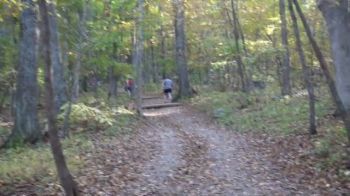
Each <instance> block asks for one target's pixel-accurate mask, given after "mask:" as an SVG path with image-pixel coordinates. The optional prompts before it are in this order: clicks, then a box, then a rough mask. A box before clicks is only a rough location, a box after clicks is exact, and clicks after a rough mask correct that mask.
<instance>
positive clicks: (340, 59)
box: [318, 0, 350, 141]
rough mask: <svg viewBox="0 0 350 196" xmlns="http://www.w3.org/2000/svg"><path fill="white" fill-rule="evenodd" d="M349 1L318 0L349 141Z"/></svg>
mask: <svg viewBox="0 0 350 196" xmlns="http://www.w3.org/2000/svg"><path fill="white" fill-rule="evenodd" d="M348 5H349V1H348V0H339V1H329V0H320V1H318V6H319V9H320V10H321V12H322V14H323V17H324V18H325V20H326V24H327V27H328V33H329V37H330V40H331V46H332V53H333V59H334V64H335V68H336V77H335V78H336V82H335V83H336V88H337V92H338V95H339V99H340V100H341V102H342V108H343V111H342V112H343V115H342V116H343V120H344V121H345V125H346V126H347V127H346V128H347V133H348V139H349V141H350V124H349V123H348V122H350V120H349V119H350V115H349V113H350V88H349V87H350V77H349V73H350V66H349V65H350V50H349V48H350V36H349V32H350V12H349V6H348Z"/></svg>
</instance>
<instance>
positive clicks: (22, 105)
mask: <svg viewBox="0 0 350 196" xmlns="http://www.w3.org/2000/svg"><path fill="white" fill-rule="evenodd" d="M22 2H23V4H24V5H25V6H24V9H23V11H22V14H21V37H20V51H19V65H18V70H17V85H16V86H17V87H16V93H15V103H14V104H15V107H14V108H15V124H14V127H13V129H12V133H11V135H10V137H9V138H8V140H7V142H6V144H5V146H7V147H10V146H13V145H16V144H17V143H35V142H36V141H38V140H39V139H40V137H41V132H40V130H39V125H38V110H37V105H38V83H37V53H38V36H37V33H36V31H37V16H36V14H37V13H36V11H35V10H36V9H35V3H34V1H33V0H23V1H22Z"/></svg>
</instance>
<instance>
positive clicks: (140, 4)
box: [132, 0, 145, 115]
mask: <svg viewBox="0 0 350 196" xmlns="http://www.w3.org/2000/svg"><path fill="white" fill-rule="evenodd" d="M144 4H145V2H144V0H137V5H136V12H135V13H136V22H135V30H134V43H133V44H134V51H133V59H132V61H133V65H134V67H135V70H136V88H135V90H136V107H137V112H138V114H139V115H142V68H143V58H144V57H143V53H144V46H143V44H144V43H143V40H144V35H143V20H144V15H145V9H144V6H145V5H144Z"/></svg>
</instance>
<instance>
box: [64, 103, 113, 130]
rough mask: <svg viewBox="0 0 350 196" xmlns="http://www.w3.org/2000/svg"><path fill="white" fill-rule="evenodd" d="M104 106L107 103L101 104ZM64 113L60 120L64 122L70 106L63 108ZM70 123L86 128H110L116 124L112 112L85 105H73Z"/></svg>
mask: <svg viewBox="0 0 350 196" xmlns="http://www.w3.org/2000/svg"><path fill="white" fill-rule="evenodd" d="M101 105H102V106H104V105H105V103H101ZM62 109H63V111H64V112H62V113H61V114H60V115H59V116H58V119H59V120H61V121H63V119H64V114H65V110H67V109H68V104H66V105H64V106H63V107H62ZM70 121H71V123H72V124H75V125H83V126H84V127H86V128H96V127H102V128H105V127H110V126H112V125H113V122H114V115H113V113H112V111H110V110H101V109H99V108H96V107H90V106H87V105H85V104H84V103H77V104H73V105H72V110H71V115H70Z"/></svg>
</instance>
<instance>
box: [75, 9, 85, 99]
mask: <svg viewBox="0 0 350 196" xmlns="http://www.w3.org/2000/svg"><path fill="white" fill-rule="evenodd" d="M86 12H87V11H86V5H85V3H84V4H83V9H82V10H81V12H80V13H79V14H78V18H79V22H78V32H79V38H78V43H77V59H76V63H75V64H74V67H73V85H72V88H73V90H72V92H73V94H72V101H73V102H74V103H76V102H77V101H78V98H79V93H80V68H81V62H82V58H83V49H84V42H85V40H86V39H87V32H86V28H85V22H86Z"/></svg>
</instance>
